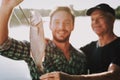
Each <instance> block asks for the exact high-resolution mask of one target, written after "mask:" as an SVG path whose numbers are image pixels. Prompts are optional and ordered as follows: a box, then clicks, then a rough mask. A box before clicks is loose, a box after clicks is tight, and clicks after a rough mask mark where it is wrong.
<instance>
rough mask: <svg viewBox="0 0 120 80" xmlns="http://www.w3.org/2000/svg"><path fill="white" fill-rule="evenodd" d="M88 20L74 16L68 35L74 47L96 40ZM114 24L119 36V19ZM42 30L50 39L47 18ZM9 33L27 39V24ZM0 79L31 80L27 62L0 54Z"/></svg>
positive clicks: (19, 38) (17, 37) (88, 18)
mask: <svg viewBox="0 0 120 80" xmlns="http://www.w3.org/2000/svg"><path fill="white" fill-rule="evenodd" d="M90 22H91V21H90V17H77V18H76V21H75V29H74V31H73V32H72V34H71V37H70V42H71V44H72V45H73V46H74V47H76V48H80V47H81V46H84V45H85V44H87V43H89V42H91V41H93V40H97V36H96V35H95V34H94V32H93V31H92V30H91V27H90ZM114 26H115V27H114V32H115V34H117V35H118V36H120V20H116V21H115V25H114ZM44 32H45V37H47V38H50V39H52V36H51V31H50V29H49V19H48V18H44ZM9 35H10V37H13V38H15V39H17V40H27V41H29V26H27V27H26V26H23V25H22V26H19V27H12V28H10V34H9ZM0 80H31V78H30V74H29V70H28V67H27V64H26V63H25V62H24V61H14V60H11V59H7V58H5V57H2V56H0Z"/></svg>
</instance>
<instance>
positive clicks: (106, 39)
mask: <svg viewBox="0 0 120 80" xmlns="http://www.w3.org/2000/svg"><path fill="white" fill-rule="evenodd" d="M116 38H117V36H116V35H114V34H112V35H105V36H99V40H98V44H99V46H105V45H107V44H109V43H111V42H112V41H114V40H115V39H116Z"/></svg>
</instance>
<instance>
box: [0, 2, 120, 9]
mask: <svg viewBox="0 0 120 80" xmlns="http://www.w3.org/2000/svg"><path fill="white" fill-rule="evenodd" d="M1 1H2V0H0V2H1ZM99 3H107V4H109V5H110V6H112V7H113V8H117V6H118V5H120V0H24V1H23V2H22V3H21V4H20V5H21V7H23V8H34V9H41V8H43V9H52V8H54V7H55V6H59V5H62V6H66V5H67V6H68V5H74V8H75V9H80V10H81V9H88V8H90V7H92V6H95V5H97V4H99Z"/></svg>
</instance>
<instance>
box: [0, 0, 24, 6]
mask: <svg viewBox="0 0 120 80" xmlns="http://www.w3.org/2000/svg"><path fill="white" fill-rule="evenodd" d="M22 1H23V0H2V4H1V6H3V7H4V6H5V7H7V8H14V7H15V6H17V5H18V4H20V3H21V2H22Z"/></svg>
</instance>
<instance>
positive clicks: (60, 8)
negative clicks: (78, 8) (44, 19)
mask: <svg viewBox="0 0 120 80" xmlns="http://www.w3.org/2000/svg"><path fill="white" fill-rule="evenodd" d="M58 11H65V12H67V13H69V14H70V15H71V17H72V20H73V24H74V20H75V15H74V12H73V11H72V9H71V8H69V7H67V6H58V7H56V8H55V9H53V10H52V11H51V13H50V14H49V15H50V21H51V19H52V17H53V15H54V14H55V13H56V12H58Z"/></svg>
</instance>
